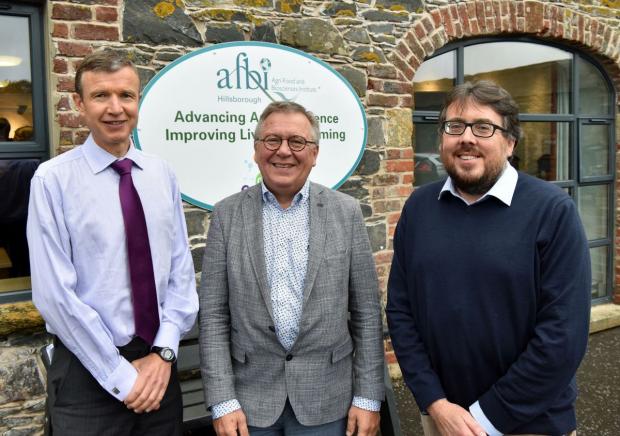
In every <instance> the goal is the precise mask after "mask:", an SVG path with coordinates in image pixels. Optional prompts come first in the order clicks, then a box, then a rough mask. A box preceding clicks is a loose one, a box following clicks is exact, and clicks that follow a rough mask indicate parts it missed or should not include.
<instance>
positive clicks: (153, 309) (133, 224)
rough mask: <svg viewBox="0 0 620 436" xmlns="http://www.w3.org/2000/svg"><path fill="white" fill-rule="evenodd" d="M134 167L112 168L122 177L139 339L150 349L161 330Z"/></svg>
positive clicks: (120, 162) (119, 163)
mask: <svg viewBox="0 0 620 436" xmlns="http://www.w3.org/2000/svg"><path fill="white" fill-rule="evenodd" d="M132 165H133V161H131V160H130V159H123V160H118V161H116V162H114V163H113V164H112V165H111V166H112V168H114V170H115V171H116V172H117V173H118V174H120V176H121V180H120V182H119V185H118V193H119V196H120V199H121V209H122V210H123V221H124V222H125V235H126V237H127V257H128V258H129V277H130V279H131V295H132V300H133V315H134V321H135V327H136V335H138V336H140V337H141V338H142V339H144V340H145V341H146V342H147V343H148V344H149V345H153V341H154V339H155V335H156V334H157V330H158V329H159V311H158V306H157V291H156V289H155V275H154V274H153V260H152V258H151V247H150V246H149V235H148V232H147V230H146V220H145V218H144V210H143V209H142V202H141V201H140V196H139V195H138V191H136V188H135V187H134V185H133V179H132V178H131V167H132Z"/></svg>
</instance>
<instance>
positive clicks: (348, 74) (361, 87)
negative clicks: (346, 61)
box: [336, 65, 368, 97]
mask: <svg viewBox="0 0 620 436" xmlns="http://www.w3.org/2000/svg"><path fill="white" fill-rule="evenodd" d="M336 71H338V72H339V73H340V74H342V75H343V76H344V78H345V79H347V81H348V82H349V83H350V84H351V86H352V87H353V89H354V90H355V93H356V94H357V95H358V96H359V97H363V96H365V95H366V86H367V84H368V76H367V75H366V72H365V71H363V70H360V69H358V68H353V67H350V66H348V65H345V66H343V67H337V68H336Z"/></svg>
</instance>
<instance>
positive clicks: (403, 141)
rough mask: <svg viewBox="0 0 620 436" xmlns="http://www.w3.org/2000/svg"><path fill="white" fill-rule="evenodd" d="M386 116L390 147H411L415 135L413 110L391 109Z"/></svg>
mask: <svg viewBox="0 0 620 436" xmlns="http://www.w3.org/2000/svg"><path fill="white" fill-rule="evenodd" d="M386 115H387V120H388V125H387V129H386V130H387V145H388V147H411V135H412V133H413V121H412V118H411V117H412V113H411V109H389V110H387V111H386Z"/></svg>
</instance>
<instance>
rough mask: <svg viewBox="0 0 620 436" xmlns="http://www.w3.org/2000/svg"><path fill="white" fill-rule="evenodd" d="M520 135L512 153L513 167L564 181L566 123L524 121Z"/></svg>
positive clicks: (546, 178)
mask: <svg viewBox="0 0 620 436" xmlns="http://www.w3.org/2000/svg"><path fill="white" fill-rule="evenodd" d="M521 126H522V127H523V138H522V139H521V141H519V143H518V144H517V147H516V148H515V150H514V153H513V160H512V164H513V166H514V167H515V168H516V169H518V170H520V171H523V172H526V173H528V174H530V175H532V176H534V177H538V178H540V179H543V180H548V181H559V180H568V178H569V166H568V162H569V159H568V157H569V156H568V154H569V153H568V150H569V146H570V133H569V132H570V124H569V123H554V122H524V123H521Z"/></svg>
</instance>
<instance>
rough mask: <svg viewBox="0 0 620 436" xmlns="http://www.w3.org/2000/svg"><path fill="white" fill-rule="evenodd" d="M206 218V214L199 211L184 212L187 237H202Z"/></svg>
mask: <svg viewBox="0 0 620 436" xmlns="http://www.w3.org/2000/svg"><path fill="white" fill-rule="evenodd" d="M206 216H207V212H206V211H204V210H201V209H191V210H186V211H185V221H186V223H187V233H188V234H189V235H203V234H204V233H205V218H206Z"/></svg>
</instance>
